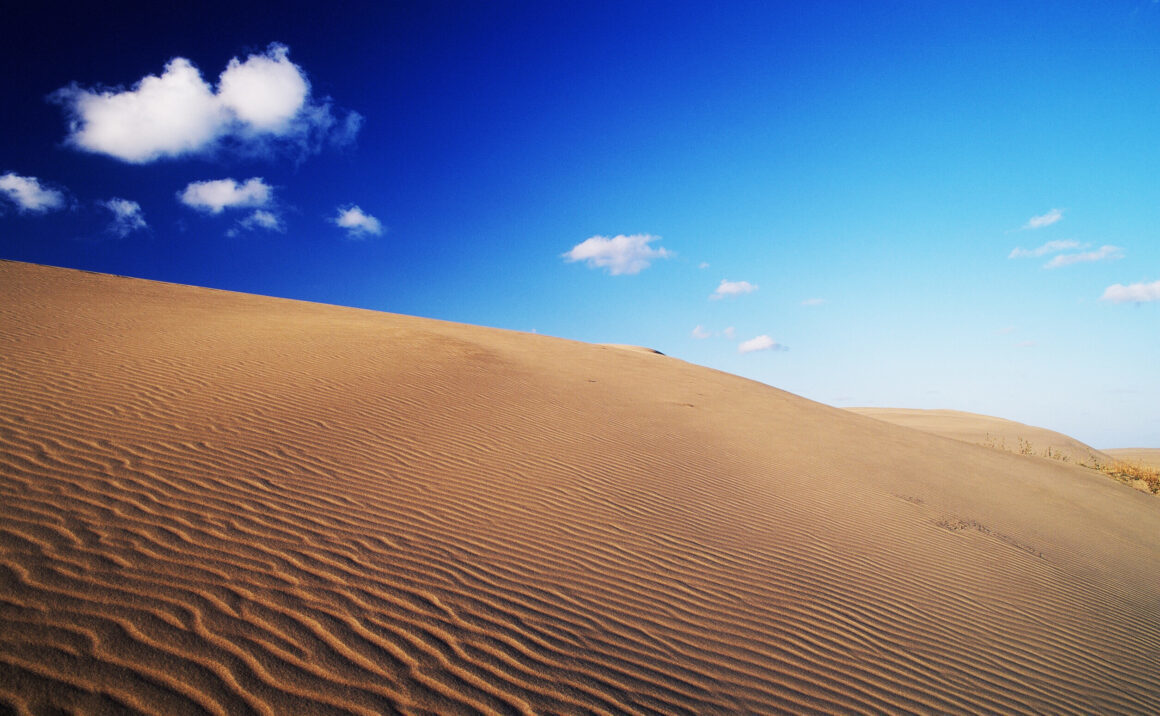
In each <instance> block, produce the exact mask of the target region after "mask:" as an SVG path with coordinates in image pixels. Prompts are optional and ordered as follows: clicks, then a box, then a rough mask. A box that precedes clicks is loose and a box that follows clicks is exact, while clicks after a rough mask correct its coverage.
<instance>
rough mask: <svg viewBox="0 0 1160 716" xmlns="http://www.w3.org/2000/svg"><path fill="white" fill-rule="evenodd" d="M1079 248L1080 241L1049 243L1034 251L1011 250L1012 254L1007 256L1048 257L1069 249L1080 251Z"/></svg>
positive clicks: (1013, 257) (1010, 257)
mask: <svg viewBox="0 0 1160 716" xmlns="http://www.w3.org/2000/svg"><path fill="white" fill-rule="evenodd" d="M1078 248H1080V243H1079V242H1078V241H1071V240H1065V241H1048V242H1047V243H1046V244H1043V245H1042V246H1039V247H1037V248H1034V249H1022V248H1014V249H1011V253H1009V254H1007V258H1009V259H1022V258H1038V257H1040V256H1046V255H1047V254H1054V253H1059V252H1060V251H1067V250H1068V249H1078Z"/></svg>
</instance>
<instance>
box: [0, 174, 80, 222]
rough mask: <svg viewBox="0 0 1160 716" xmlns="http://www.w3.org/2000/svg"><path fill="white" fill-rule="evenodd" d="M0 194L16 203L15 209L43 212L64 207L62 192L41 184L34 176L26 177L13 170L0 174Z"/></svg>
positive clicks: (36, 212) (35, 212) (33, 212)
mask: <svg viewBox="0 0 1160 716" xmlns="http://www.w3.org/2000/svg"><path fill="white" fill-rule="evenodd" d="M0 194H2V195H4V196H7V197H8V199H9V200H10V201H11V202H12V203H13V204H16V209H17V211H20V212H22V213H23V212H29V213H32V214H43V213H45V212H47V211H51V210H53V209H60V208H62V207H64V194H63V193H61V192H59V191H57V190H55V189H49V188H47V187H44V186H41V184H40V180H39V179H37V178H36V177H26V176H21V175H19V174H15V173H13V172H8V173H7V174H4V175H2V176H0Z"/></svg>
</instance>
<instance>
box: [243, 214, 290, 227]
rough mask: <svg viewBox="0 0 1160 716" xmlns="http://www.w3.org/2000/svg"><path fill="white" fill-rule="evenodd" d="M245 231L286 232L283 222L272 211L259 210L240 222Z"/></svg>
mask: <svg viewBox="0 0 1160 716" xmlns="http://www.w3.org/2000/svg"><path fill="white" fill-rule="evenodd" d="M238 224H239V225H241V227H242V228H243V229H247V230H249V229H266V230H267V231H285V230H286V227H284V226H283V225H282V220H281V219H280V218H278V215H277V214H275V213H274V212H272V211H266V210H264V209H257V210H256V211H254V213H253V214H250V215H249V216H247V217H246V218H244V219H242V220H240V221H238Z"/></svg>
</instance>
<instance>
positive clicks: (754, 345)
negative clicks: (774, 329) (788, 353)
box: [737, 335, 785, 353]
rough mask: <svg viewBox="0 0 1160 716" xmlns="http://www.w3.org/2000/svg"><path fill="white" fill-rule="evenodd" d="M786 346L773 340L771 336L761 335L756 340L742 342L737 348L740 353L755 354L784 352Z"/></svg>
mask: <svg viewBox="0 0 1160 716" xmlns="http://www.w3.org/2000/svg"><path fill="white" fill-rule="evenodd" d="M783 350H785V346H783V345H781V344H780V343H778V342H777V341H775V340H773V339H772V338H770V337H769V336H766V335H761V336H757V337H756V338H750V339H749V340H747V341H742V342H741V343H740V344H739V345H738V346H737V352H738V353H753V352H756V351H783Z"/></svg>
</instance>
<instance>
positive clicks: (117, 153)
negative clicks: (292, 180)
mask: <svg viewBox="0 0 1160 716" xmlns="http://www.w3.org/2000/svg"><path fill="white" fill-rule="evenodd" d="M289 52H290V50H289V48H287V47H286V46H285V45H282V44H278V43H274V44H271V45H270V46H269V47H268V48H267V49H266V51H265V52H264V53H262V54H254V55H250V56H249V57H248V58H246V60H245V61H244V62H243V61H239V60H238V58H236V57H235V58H233V59H231V60H230V62H229V64H228V65H227V67H226V69H225V70H224V71H223V72H222V73H221V75H220V77H219V78H218V85H217V88H216V90H215V89H214V88H213V87H211V86H210V85H209V84H207V83H206V82H205V80H203V79H202V76H201V72H200V71H199V70H198V69H197V67H195V66H194V65H193V63H192V62H190V61H189V60H187V59H185V58H184V57H174V58H173V59H171V60H170V61H169V62H168V63H166V65H165V70H164V71H163V72H162V73H161V75H160V76H157V75H148V76H146V77H144V78H142V79H141V80H139V81H138V82H137V83H136V84H135V85H134V86H133V89H130V90H121V89H106V88H98V89H84V88H82V87H80V86H79V85H77V84H76V83H73V84H71V85H69V86H67V87H63V88H61V89H59V90H57V91H56V92H54V93H53V94H52V95H50V97H49V99H51V100H52V101H54V102H56V103H58V104H60V105H62V106H63V107H64V109H65V112H66V113H67V114H68V115H69V134H68V137H67V138H66V142H67V143H68V144H70V145H72V146H73V147H75V148H76V149H79V150H81V151H86V152H92V153H95V154H105V155H107V156H110V157H114V158H116V159H120V160H122V161H125V162H129V163H131V164H145V163H148V162H152V161H155V160H157V159H161V158H166V157H180V156H184V155H193V154H203V153H209V152H213V151H215V150H218V149H221V148H224V147H229V148H232V149H235V150H238V151H240V152H241V153H243V154H245V153H258V154H263V153H267V152H269V151H270V150H271V149H272V148H273V147H274V146H276V145H288V146H294V147H296V148H298V150H299V151H303V152H314V151H317V150H318V149H320V148H321V146H322V145H323V144H325V143H328V142H329V143H331V144H345V143H349V142H351V141H353V140H354V137H355V135H356V134H357V132H358V129H359V127H360V126H361V123H362V117H361V116H360V115H359V114H358V113H357V112H349V113H347V114H346V115H345V117H344V118H342V119H339V118H337V117H336V116H335V114H334V112H332V111H331V104H330V102H329V100H323V101H321V102H316V101H314V100H312V98H311V95H310V82H309V81H308V80H307V79H306V75H305V73H304V72H303V71H302V68H301V67H299V66H298V65H296V64H294V63H293V62H291V61H290V59H289Z"/></svg>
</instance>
